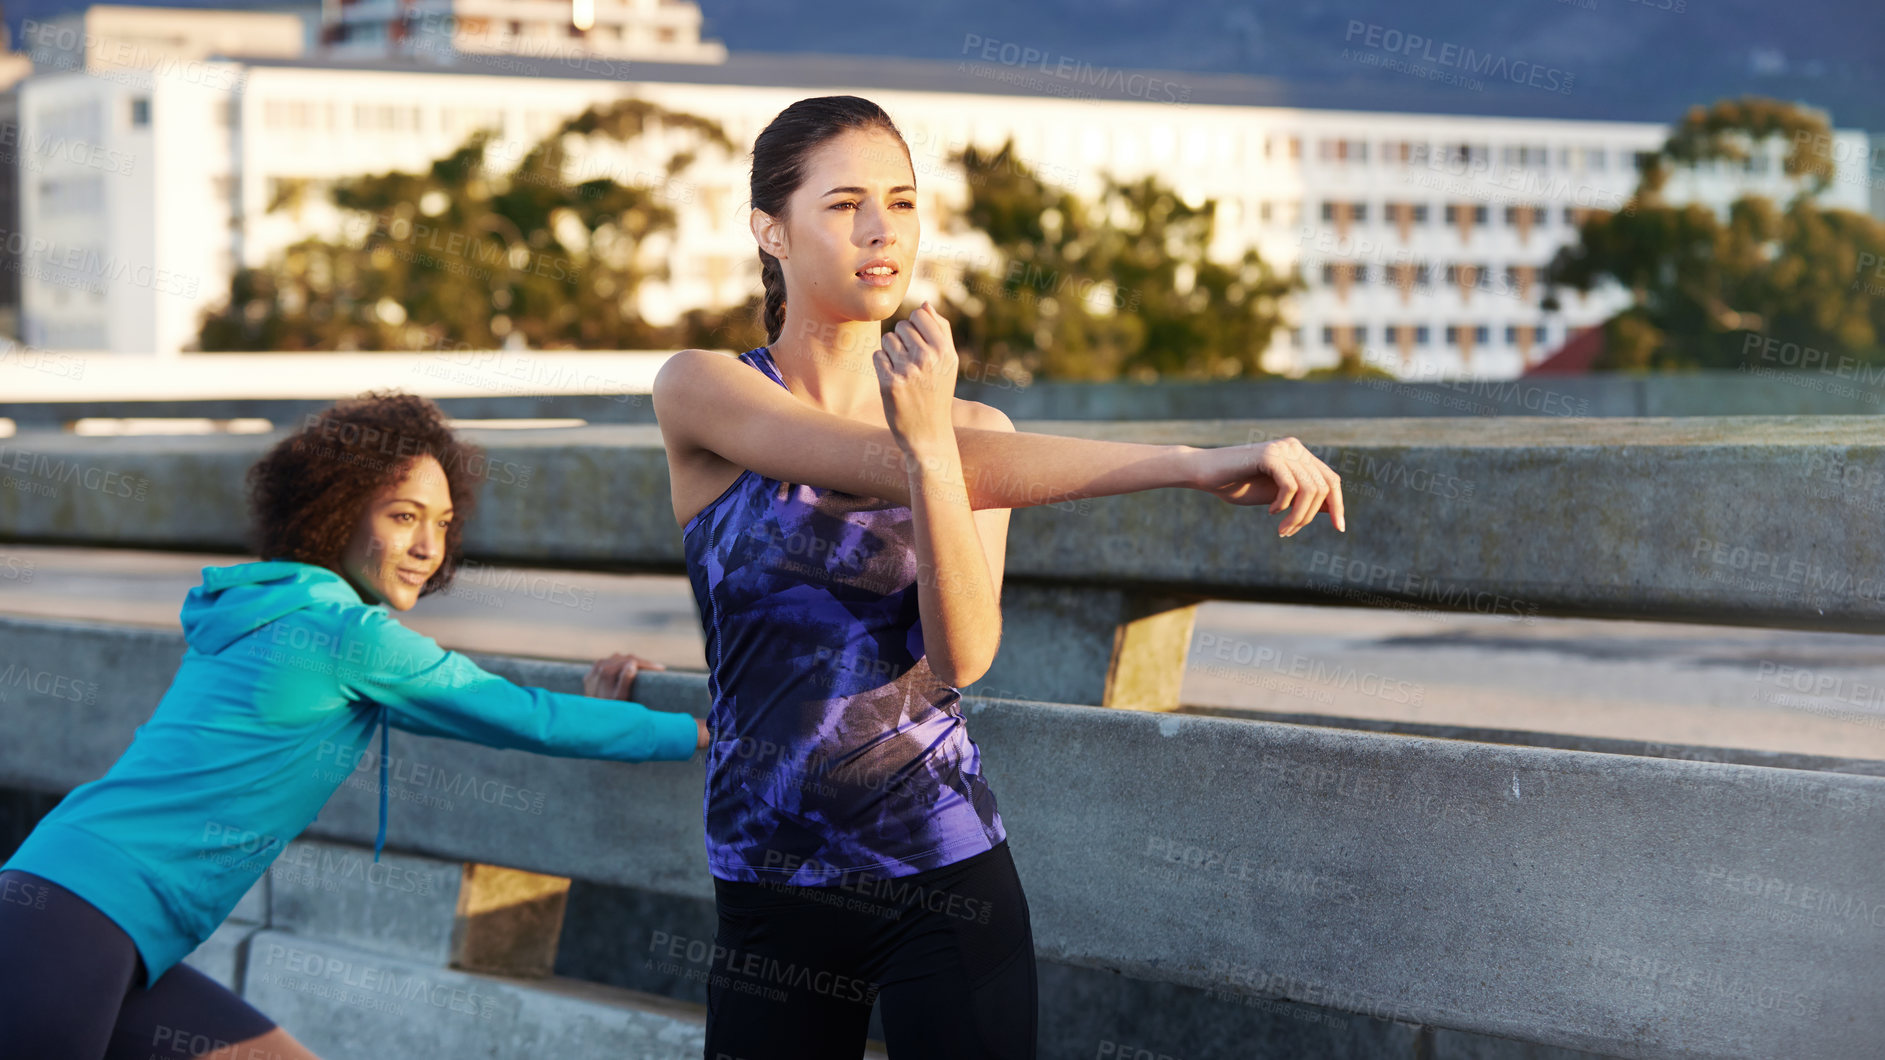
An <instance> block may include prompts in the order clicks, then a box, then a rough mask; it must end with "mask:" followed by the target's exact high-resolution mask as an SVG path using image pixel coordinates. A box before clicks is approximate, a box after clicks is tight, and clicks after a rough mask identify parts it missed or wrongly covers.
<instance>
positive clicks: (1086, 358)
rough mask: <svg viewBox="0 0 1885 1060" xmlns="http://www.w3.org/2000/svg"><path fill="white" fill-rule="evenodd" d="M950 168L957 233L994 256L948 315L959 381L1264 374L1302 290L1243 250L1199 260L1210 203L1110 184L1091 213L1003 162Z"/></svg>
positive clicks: (974, 155)
mask: <svg viewBox="0 0 1885 1060" xmlns="http://www.w3.org/2000/svg"><path fill="white" fill-rule="evenodd" d="M1013 152H1014V144H1013V142H1012V141H1010V142H1009V143H1007V144H1005V145H1004V146H1003V147H1002V149H1001V150H1000V151H998V152H995V153H993V154H987V153H984V152H981V151H978V150H976V149H974V148H968V149H966V150H964V151H963V152H962V153H961V154H960V155H959V156H958V157H957V159H956V161H957V162H958V163H959V164H960V165H961V166H962V167H963V172H964V175H965V177H966V178H967V180H968V182H969V187H970V203H969V208H968V214H967V218H966V220H967V221H968V223H969V224H971V225H973V226H974V227H976V228H979V229H981V230H982V231H983V232H984V233H986V234H987V236H988V238H989V240H990V242H991V243H992V244H993V245H994V250H995V256H994V259H993V260H992V261H988V262H976V263H972V264H971V265H970V266H969V267H968V268H966V269H965V270H964V275H963V288H964V293H963V294H962V295H961V296H959V297H956V298H950V299H946V301H948V302H949V308H950V310H951V318H952V319H953V320H956V321H958V323H957V324H956V326H955V328H954V331H955V335H956V345H957V347H958V350H959V352H960V353H961V355H962V362H963V373H964V376H965V377H967V378H975V377H977V376H978V375H979V376H982V377H986V376H987V375H989V374H992V373H1001V374H1002V375H1005V376H1007V377H1010V378H1019V379H1023V380H1025V379H1031V378H1034V377H1037V376H1039V377H1047V378H1054V379H1079V380H1110V379H1117V378H1121V377H1126V378H1132V379H1141V380H1145V379H1156V378H1189V379H1222V378H1228V377H1233V376H1247V375H1258V374H1262V369H1261V368H1260V367H1259V366H1258V358H1259V357H1260V356H1261V354H1262V352H1263V350H1264V349H1265V347H1267V346H1268V345H1269V343H1270V339H1271V336H1272V335H1273V334H1274V332H1275V331H1276V329H1277V328H1278V327H1279V326H1281V317H1280V304H1281V301H1282V299H1283V298H1284V297H1285V296H1286V295H1288V294H1289V293H1290V292H1292V291H1295V290H1298V289H1300V288H1301V286H1302V285H1301V281H1300V280H1299V279H1298V278H1297V277H1295V276H1294V275H1284V274H1279V273H1278V272H1277V271H1276V270H1275V269H1273V268H1272V267H1271V266H1270V265H1269V264H1268V263H1266V262H1264V261H1263V260H1262V258H1261V257H1260V256H1259V255H1258V254H1257V252H1256V251H1255V250H1254V249H1251V250H1247V251H1245V253H1244V254H1243V255H1242V257H1241V258H1239V259H1238V260H1237V261H1235V262H1233V263H1230V264H1225V263H1221V262H1218V261H1215V260H1212V259H1211V258H1209V257H1208V256H1207V254H1206V250H1207V248H1208V247H1209V246H1210V245H1211V242H1212V239H1213V236H1214V233H1215V228H1216V223H1217V203H1216V202H1215V201H1212V200H1206V201H1205V202H1204V203H1202V204H1201V205H1198V206H1191V205H1188V204H1186V203H1185V202H1184V201H1183V200H1181V199H1180V198H1179V197H1178V195H1177V194H1176V193H1174V192H1173V191H1172V190H1171V189H1170V188H1167V187H1165V186H1163V185H1161V184H1159V183H1158V182H1157V181H1156V180H1154V179H1152V178H1149V177H1148V178H1145V179H1143V180H1139V181H1136V182H1130V183H1122V182H1119V181H1116V180H1113V179H1111V178H1108V179H1107V180H1106V182H1105V190H1104V192H1103V194H1102V195H1101V196H1100V199H1099V201H1098V202H1093V203H1088V202H1083V201H1081V200H1080V199H1078V198H1077V197H1076V196H1074V195H1073V194H1072V193H1071V192H1068V191H1066V190H1064V189H1061V188H1058V187H1053V186H1049V185H1047V184H1045V183H1044V182H1042V181H1041V180H1040V179H1039V178H1038V177H1037V176H1036V175H1035V174H1034V173H1033V172H1032V171H1031V170H1029V169H1028V168H1027V167H1026V166H1025V165H1023V164H1021V163H1019V162H1017V161H1016V160H1015V158H1014V153H1013Z"/></svg>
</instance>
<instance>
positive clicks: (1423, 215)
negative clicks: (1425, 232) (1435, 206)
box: [1414, 202, 1427, 225]
mask: <svg viewBox="0 0 1885 1060" xmlns="http://www.w3.org/2000/svg"><path fill="white" fill-rule="evenodd" d="M1414 223H1415V224H1417V225H1424V224H1426V223H1427V204H1426V203H1424V202H1417V203H1415V204H1414Z"/></svg>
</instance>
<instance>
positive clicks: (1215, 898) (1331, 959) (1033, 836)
mask: <svg viewBox="0 0 1885 1060" xmlns="http://www.w3.org/2000/svg"><path fill="white" fill-rule="evenodd" d="M0 645H3V646H4V647H0V667H15V668H18V669H15V670H12V671H10V672H11V673H12V674H14V675H15V676H16V678H17V675H19V674H21V673H27V674H29V677H30V679H28V680H25V681H20V680H17V679H14V680H12V683H10V684H5V683H4V682H0V685H3V686H4V688H5V690H6V691H7V692H8V700H7V702H5V703H4V704H0V718H4V726H5V731H6V732H7V734H8V737H9V738H8V739H7V740H6V741H5V742H4V743H0V786H4V787H9V788H16V789H24V790H37V791H60V790H64V789H66V788H69V787H70V786H72V785H74V784H76V783H79V782H82V781H84V780H88V779H90V778H91V777H93V776H95V775H97V773H99V772H101V771H102V769H103V767H104V766H105V765H106V764H108V763H109V761H110V760H111V759H112V757H113V756H115V755H116V753H117V752H118V750H119V749H120V748H122V746H123V745H124V744H125V743H126V742H127V741H128V739H129V737H130V734H131V731H132V729H133V728H134V727H135V726H136V725H137V724H139V723H140V722H141V721H142V720H143V719H144V718H145V717H146V716H147V714H148V712H149V709H150V706H151V703H152V702H153V700H154V690H155V689H158V688H161V687H162V686H163V685H164V683H165V682H166V681H167V680H168V678H169V677H170V675H171V673H172V672H173V671H174V668H175V666H176V663H177V659H178V657H179V655H180V653H181V649H182V643H181V639H180V637H178V636H177V635H175V634H170V633H161V632H153V631H130V630H122V629H117V628H113V627H109V626H101V625H91V624H83V623H71V622H56V621H27V620H11V619H0ZM479 659H480V661H481V662H483V663H485V664H486V665H489V666H491V667H492V668H493V669H495V670H498V671H499V672H502V673H504V674H505V675H506V676H508V677H510V678H512V679H513V680H518V681H520V682H525V683H531V684H541V685H544V686H546V687H552V688H562V689H565V690H574V689H575V688H577V687H579V682H580V676H581V673H582V670H583V668H582V667H580V666H576V665H570V664H556V663H544V662H532V661H526V660H512V659H504V658H501V657H479ZM0 672H6V671H0ZM39 675H52V676H53V677H63V678H65V679H66V680H65V681H64V682H63V683H61V682H58V681H56V680H53V679H52V678H47V679H43V680H42V679H41V678H40V676H39ZM640 680H641V681H643V682H646V684H645V686H638V688H640V689H641V698H642V699H643V700H644V701H645V702H647V703H649V704H650V705H651V706H655V707H657V708H660V709H684V710H688V711H690V712H693V713H699V712H701V711H702V710H704V709H705V706H706V690H705V681H704V678H703V677H701V676H699V675H691V674H681V673H654V674H647V675H643V677H642V678H641V679H640ZM73 682H86V683H87V684H86V685H85V686H84V687H80V688H79V689H78V692H79V695H78V697H77V698H76V699H74V698H71V691H72V688H73ZM42 688H43V689H44V691H41V689H42ZM967 711H968V715H969V717H970V724H971V727H972V729H973V731H974V734H975V737H976V741H977V743H978V745H979V746H980V747H981V749H982V754H983V761H984V764H985V773H986V775H987V776H988V777H989V779H990V782H991V784H992V786H993V788H994V790H995V792H996V795H997V797H998V799H999V800H1000V804H1001V809H1002V815H1003V819H1004V821H1005V822H1006V824H1007V826H1008V830H1009V834H1010V836H1011V843H1012V846H1013V851H1014V856H1015V861H1016V864H1017V866H1018V868H1019V871H1020V873H1021V877H1022V880H1023V882H1024V884H1025V885H1026V887H1027V890H1028V897H1029V904H1030V907H1031V909H1032V915H1033V922H1034V930H1035V935H1036V942H1037V949H1038V952H1039V953H1040V955H1041V956H1042V957H1043V958H1044V959H1046V960H1048V961H1050V962H1053V963H1054V964H1055V965H1056V966H1059V967H1065V968H1073V969H1081V968H1084V969H1094V970H1101V971H1105V972H1111V973H1117V974H1120V975H1123V976H1125V977H1127V978H1128V979H1130V980H1133V981H1135V982H1141V983H1147V984H1160V983H1162V984H1169V985H1170V986H1171V988H1173V989H1189V990H1193V991H1207V992H1209V993H1211V994H1213V995H1218V996H1225V997H1234V998H1239V999H1244V1000H1247V1001H1251V1002H1259V1003H1262V1002H1269V1001H1272V1000H1275V999H1287V1000H1289V1001H1293V1002H1301V1003H1308V1004H1311V1005H1316V1006H1320V1007H1321V1009H1323V1010H1328V1011H1334V1012H1342V1013H1348V1014H1350V1015H1354V1016H1358V1017H1360V1018H1361V1020H1362V1023H1363V1024H1364V1025H1368V1026H1378V1027H1381V1028H1386V1027H1387V1026H1389V1025H1410V1026H1418V1027H1424V1028H1439V1029H1446V1030H1448V1031H1449V1032H1459V1033H1464V1034H1479V1035H1493V1036H1499V1037H1502V1038H1515V1039H1522V1040H1524V1041H1528V1042H1534V1043H1539V1044H1542V1045H1547V1046H1553V1047H1557V1048H1566V1049H1581V1050H1591V1051H1598V1052H1602V1053H1606V1054H1610V1055H1615V1056H1623V1057H1641V1058H1662V1057H1669V1058H1674V1057H1729V1056H1734V1057H1771V1056H1782V1055H1785V1056H1796V1057H1802V1058H1847V1057H1862V1056H1873V1055H1878V1054H1879V1053H1880V1052H1881V1051H1885V980H1881V979H1880V978H1879V977H1878V976H1877V974H1876V966H1877V958H1878V955H1879V953H1880V952H1885V884H1882V883H1881V876H1880V874H1879V871H1878V857H1877V851H1876V848H1875V847H1876V845H1875V843H1874V842H1873V841H1872V837H1876V836H1877V835H1879V834H1880V832H1881V829H1885V778H1880V777H1875V776H1862V775H1853V774H1848V773H1816V772H1809V771H1805V770H1801V769H1781V768H1769V767H1761V766H1749V765H1738V764H1717V763H1709V762H1694V761H1677V760H1669V759H1662V758H1654V757H1643V756H1621V755H1607V754H1596V753H1588V752H1578V751H1564V750H1554V749H1546V748H1535V747H1514V746H1496V745H1489V744H1477V743H1468V742H1463V741H1456V740H1436V739H1426V738H1416V737H1407V736H1398V735H1384V734H1377V733H1366V732H1352V731H1350V732H1345V731H1335V730H1325V729H1317V728H1309V727H1302V726H1294V725H1284V724H1276V723H1269V722H1253V721H1236V720H1230V719H1224V718H1215V717H1207V716H1187V715H1171V714H1156V713H1149V712H1141V711H1094V710H1090V709H1084V708H1080V707H1074V706H1066V705H1056V704H1044V703H1019V702H1011V701H991V700H986V699H971V700H970V701H969V702H968V704H967ZM393 755H394V759H395V763H399V762H402V761H403V762H404V763H406V764H408V765H423V766H424V770H423V772H422V773H421V772H419V771H416V770H413V769H408V770H407V771H406V772H405V773H404V774H401V773H400V772H399V771H398V770H395V778H394V782H393V783H394V789H395V790H394V791H393V794H394V795H395V796H396V797H395V798H394V799H393V802H392V805H393V815H392V821H391V826H390V829H389V833H388V834H389V841H390V842H391V843H392V844H393V845H395V846H397V847H398V848H400V849H401V850H403V851H406V852H408V853H410V854H415V855H418V856H422V857H430V858H440V859H446V860H454V861H455V860H472V861H483V862H491V863H498V864H505V865H512V866H515V867H518V868H524V869H529V870H532V871H537V872H546V873H554V874H557V875H562V876H568V877H573V878H575V879H579V880H584V881H590V882H594V883H600V884H609V885H614V886H629V887H635V888H640V889H645V890H648V891H652V892H657V893H664V894H671V895H675V896H680V897H692V898H701V897H705V896H706V895H707V894H709V893H710V891H709V883H710V881H709V879H708V876H707V873H706V872H705V852H704V847H703V842H702V830H701V821H700V801H699V799H700V794H699V793H700V790H701V784H702V781H703V777H702V774H701V763H700V760H699V759H698V758H697V759H695V760H694V761H691V762H688V763H659V764H643V765H623V764H612V763H599V762H582V761H569V760H561V759H549V758H542V757H538V756H533V755H527V754H522V753H517V752H499V751H493V750H489V749H485V748H479V747H474V746H470V745H465V744H460V743H453V742H450V741H439V740H431V739H427V738H421V737H416V736H413V735H411V734H404V733H402V734H396V735H395V737H394V740H393ZM356 775H357V776H359V777H376V776H377V764H376V763H373V762H370V761H368V762H361V763H357V764H356ZM421 777H423V779H420V778H421ZM427 791H430V792H436V793H440V794H444V795H447V796H450V801H449V803H433V804H428V803H426V802H424V801H421V800H418V799H414V798H408V797H406V796H407V795H408V794H411V793H413V792H427ZM518 792H528V793H531V797H529V798H513V797H509V796H508V795H507V794H506V793H512V794H515V793H518ZM538 796H541V797H540V798H539V797H538ZM536 807H541V812H537V811H536V809H535V808H536ZM376 814H377V800H376V798H375V797H374V793H373V790H372V785H371V783H367V784H359V785H356V784H352V783H343V784H342V786H341V789H340V791H339V792H338V794H337V795H336V796H335V798H334V800H333V801H332V802H331V803H330V804H329V806H328V808H327V809H326V810H324V811H323V813H322V814H321V817H320V819H319V821H318V822H317V824H316V826H315V828H314V829H312V830H311V831H312V832H313V833H314V834H317V835H318V836H320V837H323V838H326V839H328V840H331V841H338V842H344V843H350V844H366V843H370V842H371V840H372V837H373V834H374V828H375V821H376ZM264 941H266V940H265V937H264V936H256V938H254V939H251V940H250V942H249V945H250V947H251V949H250V954H251V956H250V960H249V968H250V973H251V975H253V972H254V969H255V959H254V956H253V955H254V952H255V950H254V947H255V946H256V945H258V944H260V943H262V942H264ZM307 944H308V945H313V943H307ZM321 945H337V944H333V943H321ZM348 949H349V951H350V952H352V953H364V952H365V951H363V950H355V949H353V948H351V947H349V948H348ZM343 959H360V958H343ZM383 959H384V960H387V961H395V960H398V958H393V957H385V958H383ZM414 963H415V965H416V962H414ZM389 967H390V965H389ZM387 974H388V975H389V976H394V977H396V976H397V975H398V974H403V973H402V972H401V970H400V969H393V970H392V971H391V972H389V973H387ZM427 974H428V975H432V973H427ZM434 978H438V982H439V983H440V984H445V980H446V978H449V977H444V978H440V977H437V976H434ZM425 981H426V982H427V983H431V982H432V979H427V980H425ZM452 982H453V983H458V980H456V979H454V980H452ZM446 985H449V984H446ZM461 985H462V984H461ZM469 988H470V987H466V989H469ZM282 989H283V990H286V991H289V992H290V993H292V994H293V995H294V996H293V997H291V996H288V994H283V995H282V996H280V997H275V996H273V995H268V994H260V995H255V996H258V997H261V998H262V999H263V1000H266V1001H269V1002H270V1003H275V1002H280V1003H282V1004H284V1005H292V1004H294V1003H296V998H301V999H304V1000H305V999H306V998H307V997H308V996H309V991H307V990H300V989H297V988H296V987H294V986H293V985H292V984H289V985H285V986H283V987H282ZM427 989H428V990H429V989H430V987H428V988H427ZM494 1003H495V1004H497V1005H499V1006H500V1007H501V1006H511V1005H513V1004H514V1006H515V1008H516V1013H515V1014H514V1015H513V1016H506V1017H505V1018H507V1019H512V1018H514V1019H516V1020H519V1021H521V1022H519V1023H518V1026H535V1025H536V1024H535V1023H532V1022H531V1021H532V1020H534V1019H536V1018H537V1017H535V1016H530V1015H528V1014H527V1006H526V1004H525V1001H524V1000H516V1001H514V1002H513V1001H512V1000H508V999H505V998H502V997H500V998H499V1000H497V1001H496V1002H494ZM531 1003H532V1004H536V1003H538V1002H535V1001H532V1002H531ZM546 1003H547V1002H546ZM503 1011H505V1012H510V1011H511V1010H510V1009H509V1008H504V1009H503ZM528 1011H535V1010H534V1009H530V1010H528ZM429 1015H430V1014H429ZM378 1018H379V1016H378V1015H374V1014H368V1013H364V1011H363V1010H362V1011H355V1010H353V1009H347V1010H345V1011H342V1012H339V1013H337V1014H336V1015H335V1016H334V1019H335V1020H336V1024H335V1026H336V1028H337V1030H336V1033H337V1034H338V1033H342V1032H343V1031H344V1033H345V1034H346V1035H349V1036H353V1035H359V1036H360V1037H347V1038H346V1039H345V1040H346V1041H349V1042H352V1041H365V1040H366V1037H365V1036H367V1035H369V1030H368V1029H366V1028H369V1027H372V1028H377V1027H379V1026H380V1024H378V1023H374V1022H372V1020H375V1019H378ZM348 1028H357V1029H348ZM1432 1037H1433V1036H1430V1040H1429V1042H1428V1044H1427V1045H1426V1046H1415V1047H1410V1048H1425V1049H1428V1050H1431V1048H1432V1041H1431V1038H1432ZM1382 1048H1383V1049H1387V1048H1388V1047H1387V1046H1383V1047H1382ZM1088 1055H1092V1054H1091V1053H1089V1054H1088ZM1381 1055H1390V1053H1388V1052H1383V1053H1382V1054H1381ZM1394 1055H1414V1054H1411V1053H1400V1054H1394ZM1420 1055H1435V1054H1434V1053H1433V1052H1432V1051H1428V1052H1426V1053H1424V1054H1420Z"/></svg>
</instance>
